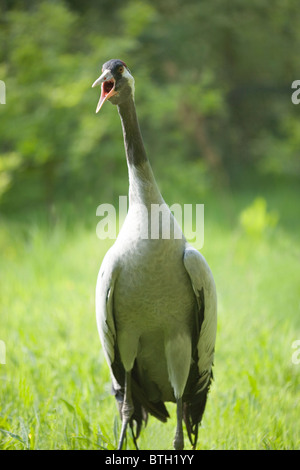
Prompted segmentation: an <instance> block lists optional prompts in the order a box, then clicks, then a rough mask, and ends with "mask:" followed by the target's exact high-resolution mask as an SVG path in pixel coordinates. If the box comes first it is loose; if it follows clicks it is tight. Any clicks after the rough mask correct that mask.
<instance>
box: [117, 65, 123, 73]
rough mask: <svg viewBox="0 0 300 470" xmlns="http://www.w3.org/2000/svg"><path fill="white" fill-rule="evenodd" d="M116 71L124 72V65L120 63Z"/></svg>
mask: <svg viewBox="0 0 300 470" xmlns="http://www.w3.org/2000/svg"><path fill="white" fill-rule="evenodd" d="M118 72H119V73H123V72H124V67H123V65H120V67H119V68H118Z"/></svg>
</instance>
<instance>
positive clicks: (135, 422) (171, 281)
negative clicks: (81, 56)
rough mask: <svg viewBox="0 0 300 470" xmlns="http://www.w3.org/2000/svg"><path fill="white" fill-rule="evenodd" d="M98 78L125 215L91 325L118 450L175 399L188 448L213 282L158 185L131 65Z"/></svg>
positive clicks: (208, 360)
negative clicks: (124, 181)
mask: <svg viewBox="0 0 300 470" xmlns="http://www.w3.org/2000/svg"><path fill="white" fill-rule="evenodd" d="M96 85H101V96H100V99H99V102H98V105H97V109H96V112H98V111H99V110H100V108H101V107H102V105H103V103H104V102H105V101H107V100H109V101H110V102H111V103H112V104H114V105H117V108H118V111H119V115H120V118H121V123H122V129H123V136H124V145H125V153H126V160H127V166H128V174H129V208H128V213H127V216H126V218H125V221H124V223H123V226H122V228H121V230H120V232H119V235H118V237H117V239H116V241H115V243H114V245H113V246H112V247H111V248H110V249H109V250H108V252H107V253H106V255H105V257H104V259H103V262H102V265H101V267H100V271H99V275H98V279H97V286H96V318H97V326H98V330H99V335H100V340H101V343H102V347H103V350H104V355H105V358H106V360H107V363H108V365H109V368H110V373H111V379H112V388H113V393H114V395H115V397H116V399H117V401H118V404H119V410H120V415H121V419H122V426H121V432H120V439H119V444H118V448H119V449H122V448H123V445H124V439H125V436H126V429H127V427H128V425H129V427H130V428H131V431H132V436H133V441H134V444H135V446H136V448H138V447H137V444H136V440H137V438H138V436H139V434H140V431H141V427H142V424H143V422H145V424H146V422H147V417H148V414H149V413H150V414H151V415H153V416H155V417H156V418H158V419H159V420H161V421H162V422H166V420H167V418H168V417H169V414H168V411H167V409H166V407H165V404H164V403H165V402H175V403H176V410H177V426H176V432H175V438H174V441H173V446H174V448H175V449H176V450H180V449H183V448H184V438H183V420H184V422H185V425H186V430H187V434H188V437H189V440H190V442H191V444H192V446H193V448H195V447H196V444H197V437H198V426H199V424H200V423H201V420H202V416H203V413H204V409H205V405H206V399H207V394H208V391H209V388H210V384H211V380H212V366H213V358H214V348H215V338H216V325H217V300H216V288H215V283H214V279H213V276H212V273H211V270H210V268H209V266H208V264H207V262H206V260H205V258H204V257H203V256H202V255H201V254H200V253H199V252H198V251H197V250H196V249H195V248H193V247H192V246H191V245H190V244H188V243H187V241H186V239H185V237H184V235H183V233H182V231H181V229H180V228H179V225H178V224H177V222H176V220H175V218H174V217H173V215H172V213H171V211H170V210H169V207H168V206H167V204H166V203H165V201H164V199H163V198H162V195H161V193H160V191H159V189H158V187H157V184H156V181H155V178H154V175H153V172H152V169H151V166H150V163H149V160H148V158H147V156H146V152H145V148H144V144H143V139H142V136H141V132H140V127H139V123H138V119H137V115H136V110H135V103H134V78H133V76H132V74H131V72H130V70H129V68H128V67H127V65H126V64H125V63H124V62H122V61H121V60H117V59H112V60H109V61H108V62H106V63H105V64H104V65H103V67H102V73H101V75H100V76H99V78H98V79H97V80H96V81H95V82H94V83H93V85H92V86H93V87H94V86H96ZM154 205H159V208H160V211H161V213H162V217H160V219H159V229H160V232H159V236H155V237H154V236H153V237H151V233H150V225H151V209H152V207H154ZM166 224H169V225H170V227H171V230H170V231H169V232H170V236H169V237H163V236H162V231H163V230H164V228H165V225H166ZM145 227H146V229H145ZM178 233H179V234H180V236H178Z"/></svg>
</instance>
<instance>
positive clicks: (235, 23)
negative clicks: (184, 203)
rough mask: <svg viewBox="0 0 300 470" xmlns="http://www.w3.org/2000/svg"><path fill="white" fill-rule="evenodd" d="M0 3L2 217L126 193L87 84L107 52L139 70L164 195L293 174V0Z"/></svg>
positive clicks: (108, 110) (111, 125) (106, 117)
mask: <svg viewBox="0 0 300 470" xmlns="http://www.w3.org/2000/svg"><path fill="white" fill-rule="evenodd" d="M0 5H1V17H0V44H1V49H0V79H1V80H3V81H4V82H5V84H6V104H5V105H1V106H0V208H1V209H2V210H3V211H6V212H12V211H13V212H15V211H19V210H20V209H21V210H22V211H24V210H25V211H26V210H31V209H32V208H34V209H35V210H36V209H37V208H38V207H40V208H44V207H50V208H53V207H55V206H56V204H58V203H59V202H60V201H64V202H66V203H68V204H69V205H70V206H72V205H74V206H75V205H76V204H77V203H84V204H88V203H91V201H94V202H93V207H95V198H96V200H97V202H98V201H102V200H105V199H106V200H108V199H109V200H111V199H116V198H117V197H118V195H119V194H126V192H127V180H126V167H125V164H124V149H123V139H122V135H121V127H120V122H119V117H118V115H117V113H116V110H115V109H114V108H113V107H112V106H110V105H109V104H107V105H106V106H105V108H104V109H103V110H102V111H101V114H100V115H99V116H95V114H94V112H95V107H96V103H97V99H98V90H97V92H96V91H95V90H92V89H91V84H92V83H93V81H94V80H95V78H97V76H98V74H99V72H100V70H101V65H102V63H103V62H105V61H106V60H108V59H110V58H121V59H122V60H124V61H125V62H126V63H128V66H129V67H130V69H131V71H132V73H133V75H134V76H135V79H136V105H137V108H138V114H139V117H140V121H141V127H142V132H143V136H144V140H145V144H146V147H147V150H148V152H149V156H150V159H151V162H152V164H153V166H154V167H155V170H156V169H158V171H156V174H157V178H158V180H159V182H160V184H161V185H162V189H163V190H165V191H166V192H167V193H169V194H173V190H174V186H176V188H179V190H180V192H181V194H182V193H185V194H187V195H190V196H191V197H192V198H198V197H199V194H202V195H203V194H205V193H206V191H207V190H209V189H210V188H214V190H215V189H216V188H218V189H219V188H221V189H222V188H225V190H226V189H228V187H229V186H230V185H234V184H235V183H237V184H238V182H239V181H240V180H242V179H243V180H244V179H245V178H248V179H249V178H250V181H255V180H256V178H257V177H258V176H259V175H261V174H265V175H267V176H268V178H269V179H272V178H273V177H274V176H275V175H286V177H288V178H290V179H295V178H299V176H300V165H299V156H298V154H299V143H300V126H299V122H298V113H299V109H298V108H297V106H295V105H293V104H292V102H291V83H292V82H293V81H294V80H295V79H297V78H299V76H298V75H297V74H298V73H299V69H300V58H299V53H298V51H299V45H300V30H299V21H300V10H299V8H298V3H297V2H296V1H295V0H286V1H285V2H282V1H279V0H276V1H274V2H272V3H270V2H268V1H267V0H259V1H258V0H255V1H253V2H251V3H247V2H244V1H242V0H232V1H231V2H230V3H228V2H227V1H225V0H216V1H215V2H210V1H209V0H202V1H201V2H199V1H198V0H184V1H183V0H172V1H165V2H160V1H158V0H154V1H151V2H150V1H146V0H123V1H122V2H121V1H120V0H119V1H115V2H109V1H107V0H101V1H96V0H92V1H89V2H79V1H78V0H68V1H53V0H46V1H42V2H40V1H39V2H38V1H32V2H19V1H17V0H2V1H1V3H0ZM107 175H110V184H109V185H108V184H107ZM251 178H252V180H251ZM191 188H192V193H193V194H191Z"/></svg>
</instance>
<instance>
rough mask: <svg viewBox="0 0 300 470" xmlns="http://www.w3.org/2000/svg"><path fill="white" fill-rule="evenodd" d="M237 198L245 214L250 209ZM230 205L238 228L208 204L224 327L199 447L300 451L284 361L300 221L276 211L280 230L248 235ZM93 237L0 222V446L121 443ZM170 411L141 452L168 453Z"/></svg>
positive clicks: (297, 378)
mask: <svg viewBox="0 0 300 470" xmlns="http://www.w3.org/2000/svg"><path fill="white" fill-rule="evenodd" d="M244 198H245V202H242V203H241V205H242V207H245V205H249V204H251V203H252V202H253V198H249V197H247V196H244ZM270 201H271V206H272V199H271V198H270ZM268 202H269V200H268ZM217 203H218V201H217V202H216V204H217ZM229 204H230V208H231V211H233V219H232V220H233V223H225V218H224V217H223V219H222V216H220V217H219V218H218V217H215V216H214V214H213V213H212V212H213V208H212V209H211V210H210V206H209V203H207V205H206V209H205V211H206V212H205V217H206V218H205V223H206V226H205V246H204V249H203V254H204V255H205V256H206V258H207V260H208V262H209V264H210V265H211V268H212V270H213V273H214V276H215V280H216V284H217V290H218V299H219V323H218V336H217V345H216V357H215V368H214V375H215V381H214V383H213V386H212V390H211V393H210V396H209V400H208V405H207V409H206V413H205V416H204V420H203V424H202V427H201V429H200V432H199V448H202V449H299V448H300V430H299V424H298V421H299V408H298V407H299V400H300V365H295V364H292V361H291V357H292V353H293V349H292V342H293V341H295V340H296V339H300V314H299V313H300V312H299V309H300V304H299V302H300V296H299V293H300V270H299V259H300V240H299V237H298V238H297V237H296V233H297V230H298V233H299V219H298V220H297V221H296V222H295V223H297V224H298V225H297V228H295V231H293V230H290V229H289V228H288V226H289V224H285V223H282V220H283V222H284V217H285V214H282V213H281V210H279V216H280V218H279V222H278V224H277V226H275V227H268V226H266V227H263V228H262V229H258V232H257V233H252V232H251V230H250V231H248V232H247V227H246V229H243V228H241V226H240V224H239V219H238V214H239V212H240V209H241V208H239V209H236V206H238V205H239V203H237V202H236V200H235V199H232V200H231V199H230V200H229ZM250 225H251V221H250ZM254 225H255V223H254ZM266 225H267V224H266ZM95 228H96V221H95V227H94V228H93V229H89V228H86V227H84V226H81V225H80V223H78V224H77V225H76V224H74V225H73V226H72V227H67V226H66V225H65V224H64V223H63V221H61V222H59V223H57V224H56V225H54V227H49V226H47V225H46V224H45V223H37V222H35V223H32V222H31V223H27V224H25V223H24V222H22V223H21V222H19V223H18V222H13V221H9V220H7V219H3V220H2V222H1V227H0V251H1V259H0V267H1V270H0V282H1V294H0V340H2V341H4V342H5V344H6V364H5V365H1V364H0V448H1V449H102V448H105V449H114V448H115V446H116V442H117V436H118V432H119V429H120V423H119V420H118V412H117V408H116V404H115V401H114V398H113V397H112V396H111V395H110V379H109V373H108V368H107V366H106V363H105V360H104V358H103V354H102V351H101V346H100V342H99V338H98V333H97V329H96V322H95V313H94V289H95V282H96V277H97V273H98V269H99V266H100V263H101V260H102V257H103V255H104V254H105V252H106V250H107V248H108V246H109V243H108V242H103V241H100V240H98V239H97V237H96V233H95ZM250 228H251V227H250ZM168 408H169V411H170V412H171V414H172V418H171V419H170V420H169V422H168V423H167V424H161V423H159V422H158V421H156V420H155V419H154V418H152V417H150V418H149V422H148V425H147V427H146V429H144V430H143V432H142V436H141V438H140V440H139V443H140V447H141V448H144V449H157V450H161V449H171V448H172V441H173V435H174V430H175V408H174V405H172V404H170V405H168ZM127 444H128V447H129V448H133V445H132V441H131V439H130V438H128V441H127ZM186 448H189V445H188V441H187V439H186Z"/></svg>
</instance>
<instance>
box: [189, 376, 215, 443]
mask: <svg viewBox="0 0 300 470" xmlns="http://www.w3.org/2000/svg"><path fill="white" fill-rule="evenodd" d="M212 378H213V375H212V372H211V374H210V377H209V380H208V382H207V383H206V385H205V387H203V383H202V381H201V379H200V380H199V381H198V382H197V384H196V385H195V386H194V387H193V388H192V389H191V390H190V391H189V393H187V394H185V396H184V397H183V401H184V404H183V419H184V422H185V425H186V430H187V433H188V437H189V440H190V443H191V444H192V446H193V449H195V448H196V445H197V439H198V427H199V425H200V424H201V421H202V417H203V414H204V410H205V406H206V401H207V394H208V392H209V389H210V384H211V381H212Z"/></svg>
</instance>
